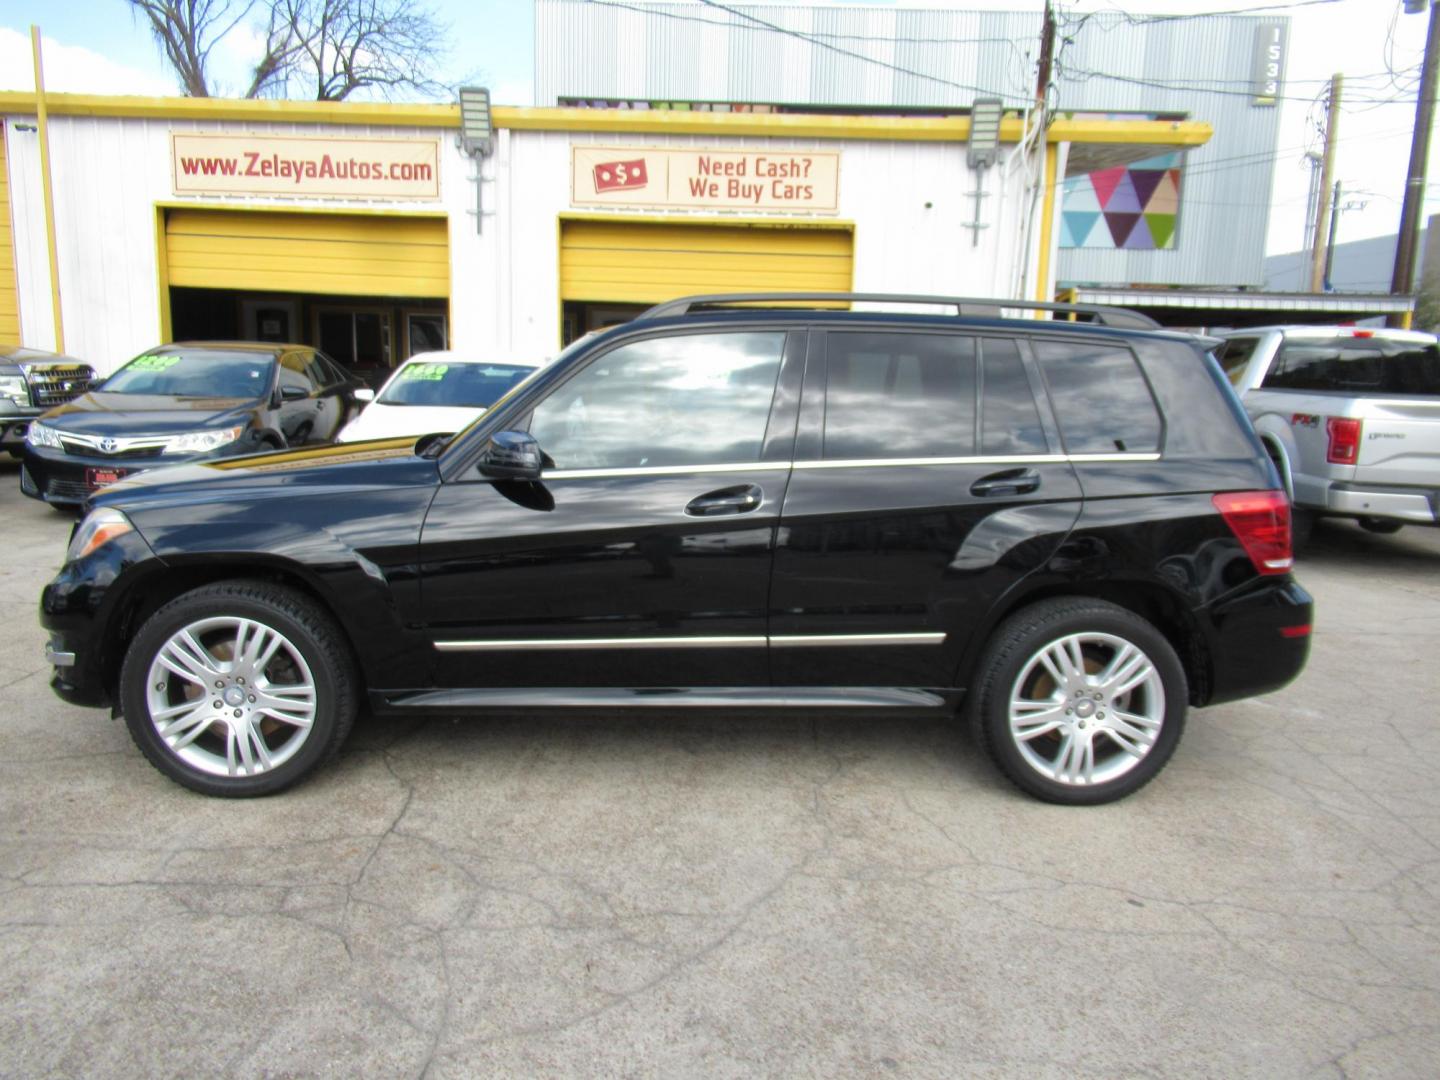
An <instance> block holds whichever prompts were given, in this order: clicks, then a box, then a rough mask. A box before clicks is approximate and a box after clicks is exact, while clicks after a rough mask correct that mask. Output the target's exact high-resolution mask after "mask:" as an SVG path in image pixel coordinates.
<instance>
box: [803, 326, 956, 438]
mask: <svg viewBox="0 0 1440 1080" xmlns="http://www.w3.org/2000/svg"><path fill="white" fill-rule="evenodd" d="M826 352H827V356H828V370H827V375H826V385H825V447H824V456H825V457H826V458H829V459H832V460H845V459H852V458H904V457H965V456H968V455H970V454H973V453H974V452H975V341H974V339H973V338H967V337H960V336H956V335H953V334H848V333H831V334H829V335H828V337H827V346H826Z"/></svg>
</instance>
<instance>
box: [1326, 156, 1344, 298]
mask: <svg viewBox="0 0 1440 1080" xmlns="http://www.w3.org/2000/svg"><path fill="white" fill-rule="evenodd" d="M1339 222H1340V181H1339V180H1336V181H1335V197H1334V198H1333V199H1331V200H1330V238H1329V239H1328V240H1326V241H1325V279H1324V281H1323V282H1322V284H1323V285H1324V286H1325V291H1326V292H1330V291H1331V290H1332V289H1333V288H1334V285H1333V284H1332V283H1331V281H1330V272H1331V270H1332V269H1333V268H1334V266H1335V226H1336V225H1337V224H1339Z"/></svg>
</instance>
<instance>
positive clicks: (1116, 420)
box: [1034, 341, 1162, 454]
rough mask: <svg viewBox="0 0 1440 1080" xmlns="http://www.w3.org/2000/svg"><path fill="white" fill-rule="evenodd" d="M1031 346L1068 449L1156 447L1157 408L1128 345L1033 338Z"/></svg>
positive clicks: (1084, 451) (1140, 449)
mask: <svg viewBox="0 0 1440 1080" xmlns="http://www.w3.org/2000/svg"><path fill="white" fill-rule="evenodd" d="M1034 347H1035V356H1036V358H1037V359H1038V360H1039V361H1040V369H1041V371H1042V372H1043V373H1044V375H1045V382H1046V385H1047V386H1048V387H1049V389H1050V398H1051V401H1052V403H1053V404H1054V406H1055V416H1056V419H1057V420H1058V421H1059V423H1060V434H1061V437H1062V438H1063V439H1064V441H1065V449H1066V451H1067V452H1068V453H1071V454H1114V453H1153V452H1154V451H1157V450H1159V449H1160V431H1161V426H1162V425H1161V423H1160V410H1159V409H1158V407H1157V406H1156V404H1155V398H1154V396H1153V395H1152V394H1151V393H1150V387H1149V385H1148V384H1147V383H1146V381H1145V376H1144V375H1143V374H1142V373H1141V371H1140V365H1139V364H1138V363H1137V362H1136V360H1135V355H1134V354H1133V353H1132V352H1131V351H1130V350H1129V349H1127V348H1124V347H1122V346H1118V345H1114V344H1111V343H1110V342H1100V341H1097V342H1094V343H1091V342H1088V341H1087V342H1078V341H1036V342H1035V346H1034Z"/></svg>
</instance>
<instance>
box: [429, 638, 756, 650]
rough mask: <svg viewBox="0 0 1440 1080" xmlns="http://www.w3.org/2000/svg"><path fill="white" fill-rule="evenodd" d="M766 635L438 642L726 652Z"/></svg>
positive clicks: (468, 646)
mask: <svg viewBox="0 0 1440 1080" xmlns="http://www.w3.org/2000/svg"><path fill="white" fill-rule="evenodd" d="M764 645H765V637H764V635H763V634H746V635H734V636H729V637H723V636H722V637H618V638H495V639H494V640H487V639H483V638H482V639H480V640H477V641H437V642H435V648H436V649H438V650H439V651H440V652H490V651H495V650H500V651H504V650H518V649H709V648H712V647H718V648H725V649H737V648H738V649H747V648H760V647H763V646H764Z"/></svg>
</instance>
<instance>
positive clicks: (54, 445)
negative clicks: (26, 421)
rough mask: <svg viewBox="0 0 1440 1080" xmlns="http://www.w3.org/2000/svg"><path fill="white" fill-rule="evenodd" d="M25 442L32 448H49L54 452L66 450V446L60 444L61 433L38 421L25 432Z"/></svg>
mask: <svg viewBox="0 0 1440 1080" xmlns="http://www.w3.org/2000/svg"><path fill="white" fill-rule="evenodd" d="M25 441H26V442H27V443H29V444H30V445H31V446H48V447H50V449H52V450H64V449H65V446H64V444H63V443H61V442H60V433H59V432H58V431H56V430H55V429H54V428H52V427H46V426H45V425H44V424H42V423H39V422H38V421H37V422H36V423H33V424H31V425H30V427H29V429H28V430H27V431H26V432H25Z"/></svg>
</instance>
